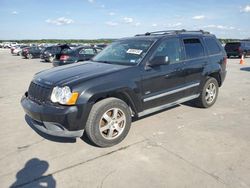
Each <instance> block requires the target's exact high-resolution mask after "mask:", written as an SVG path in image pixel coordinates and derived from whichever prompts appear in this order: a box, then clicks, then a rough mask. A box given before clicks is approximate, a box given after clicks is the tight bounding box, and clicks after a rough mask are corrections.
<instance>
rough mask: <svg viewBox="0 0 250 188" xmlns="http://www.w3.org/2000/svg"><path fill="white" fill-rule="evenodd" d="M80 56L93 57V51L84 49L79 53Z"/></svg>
mask: <svg viewBox="0 0 250 188" xmlns="http://www.w3.org/2000/svg"><path fill="white" fill-rule="evenodd" d="M80 54H85V55H95V51H94V49H92V48H86V49H82V50H81V51H80Z"/></svg>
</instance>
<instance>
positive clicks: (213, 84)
mask: <svg viewBox="0 0 250 188" xmlns="http://www.w3.org/2000/svg"><path fill="white" fill-rule="evenodd" d="M208 92H211V93H208ZM218 93H219V84H218V82H217V80H216V79H215V78H212V77H209V78H208V79H207V80H206V83H205V84H204V86H203V88H202V91H201V93H200V96H199V98H197V99H196V101H195V102H196V106H198V107H200V108H209V107H211V106H213V105H214V103H215V102H216V100H217V97H218Z"/></svg>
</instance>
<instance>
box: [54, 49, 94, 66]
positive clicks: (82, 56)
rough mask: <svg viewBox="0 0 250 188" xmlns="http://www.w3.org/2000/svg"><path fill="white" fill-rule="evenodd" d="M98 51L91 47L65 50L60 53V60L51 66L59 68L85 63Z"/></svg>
mask: <svg viewBox="0 0 250 188" xmlns="http://www.w3.org/2000/svg"><path fill="white" fill-rule="evenodd" d="M98 52H99V50H97V49H96V48H93V47H78V48H75V49H65V50H63V51H62V53H61V55H60V58H59V59H56V60H55V61H53V66H54V67H57V66H61V65H67V64H72V63H77V62H80V61H87V60H90V59H91V58H92V57H94V56H95V55H96V54H97V53H98Z"/></svg>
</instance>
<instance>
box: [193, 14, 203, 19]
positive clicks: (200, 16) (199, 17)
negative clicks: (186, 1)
mask: <svg viewBox="0 0 250 188" xmlns="http://www.w3.org/2000/svg"><path fill="white" fill-rule="evenodd" d="M204 18H205V16H204V15H198V16H194V17H192V19H194V20H203V19H204Z"/></svg>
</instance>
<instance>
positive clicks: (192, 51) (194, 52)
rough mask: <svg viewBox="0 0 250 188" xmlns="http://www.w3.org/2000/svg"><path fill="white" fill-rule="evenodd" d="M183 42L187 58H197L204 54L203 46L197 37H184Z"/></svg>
mask: <svg viewBox="0 0 250 188" xmlns="http://www.w3.org/2000/svg"><path fill="white" fill-rule="evenodd" d="M183 42H184V46H185V51H186V57H187V59H193V58H199V57H203V56H204V55H205V53H204V48H203V46H202V44H201V41H200V40H199V39H195V38H192V39H184V40H183Z"/></svg>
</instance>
